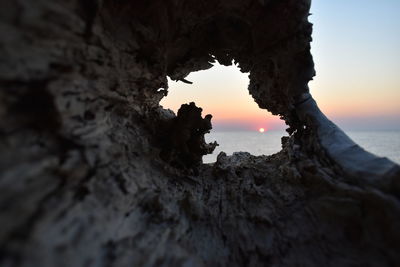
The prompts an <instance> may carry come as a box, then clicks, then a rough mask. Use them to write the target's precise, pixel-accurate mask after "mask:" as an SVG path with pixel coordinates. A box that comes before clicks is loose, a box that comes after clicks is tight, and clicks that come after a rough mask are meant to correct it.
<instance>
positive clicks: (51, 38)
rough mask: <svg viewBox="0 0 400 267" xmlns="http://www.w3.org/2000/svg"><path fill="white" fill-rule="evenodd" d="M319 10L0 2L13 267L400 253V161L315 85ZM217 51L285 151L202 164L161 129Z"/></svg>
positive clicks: (188, 2)
mask: <svg viewBox="0 0 400 267" xmlns="http://www.w3.org/2000/svg"><path fill="white" fill-rule="evenodd" d="M309 8H310V0H240V1H239V0H229V1H223V0H204V1H194V0H147V1H140V0H120V1H116V0H102V1H101V0H86V1H85V0H54V1H47V0H35V1H32V0H15V1H0V33H1V39H0V58H1V60H0V87H1V89H0V136H1V139H0V152H1V156H0V206H1V209H0V225H1V230H0V265H1V266H35V267H37V266H42V267H46V266H49V267H50V266H60V267H63V266H66V267H67V266H68V267H70V266H74V267H75V266H398V265H400V254H399V253H398V252H399V250H400V245H399V244H400V231H399V230H398V227H399V226H400V202H399V196H400V167H399V166H398V165H396V164H394V163H393V162H391V161H389V160H388V159H385V158H378V157H376V156H374V155H372V154H370V153H368V152H366V151H364V150H362V149H361V148H360V147H359V146H357V145H356V144H354V143H353V141H351V140H350V139H349V138H348V137H347V136H346V135H345V134H344V133H343V132H342V131H341V130H340V129H339V128H338V127H336V126H335V125H334V124H333V123H332V122H330V121H329V120H328V119H327V118H326V117H325V116H324V115H323V114H322V113H321V112H320V111H319V109H318V107H317V105H316V103H315V101H314V100H313V99H312V97H311V95H310V94H309V91H308V86H307V84H308V82H309V80H311V79H312V77H313V76H314V74H315V73H314V65H313V60H312V56H311V54H310V42H311V32H312V25H311V24H310V23H309V22H308V19H307V18H308V15H309ZM216 60H218V61H219V62H220V63H221V64H225V65H229V64H231V63H232V60H234V62H235V63H238V65H239V67H240V69H241V71H243V72H250V85H249V92H250V93H251V95H252V96H253V98H254V100H255V101H256V102H257V103H258V105H259V106H260V108H264V109H268V110H269V111H271V112H272V113H273V114H275V115H279V116H280V117H281V118H282V119H284V120H285V122H286V123H287V124H288V127H289V128H288V131H289V132H290V134H291V136H290V138H285V139H283V140H282V143H283V144H282V146H283V148H282V151H281V152H279V153H277V154H275V155H272V156H261V157H255V156H252V155H250V154H248V153H236V154H234V155H233V156H226V155H224V154H223V153H222V154H220V155H219V156H218V160H217V162H216V163H215V164H212V165H209V164H208V165H206V164H200V163H199V158H196V159H193V160H191V161H190V162H189V164H188V166H190V168H192V169H193V168H194V169H196V173H195V172H190V171H187V166H184V167H183V168H182V166H179V164H171V160H168V159H173V160H172V161H174V162H175V163H176V162H182V159H183V158H185V156H187V155H188V154H185V152H184V153H183V154H182V147H179V142H177V143H173V142H170V143H169V142H167V143H163V141H162V140H166V139H167V140H172V139H173V138H172V139H171V138H169V137H165V138H166V139H165V138H164V139H163V138H161V139H160V132H159V131H157V127H158V126H160V125H161V126H162V127H164V126H165V127H168V125H169V124H171V122H172V121H175V122H176V121H178V120H179V119H178V118H179V115H178V117H175V115H174V114H172V113H170V112H169V111H167V110H164V109H162V108H161V107H160V106H159V101H160V99H161V98H162V97H163V96H165V95H166V94H167V92H168V84H167V80H166V77H167V76H169V77H171V78H172V79H173V80H183V81H184V79H185V77H186V76H187V75H188V74H189V73H190V72H193V71H199V70H205V69H208V68H210V67H212V63H214V62H215V61H216ZM209 119H210V117H207V118H206V120H209ZM175 122H174V123H172V124H177V123H175ZM179 127H183V128H185V126H184V125H182V126H179ZM206 128H207V127H205V128H203V130H202V131H203V132H206V130H205V129H206ZM190 129H192V128H190ZM173 132H174V129H171V131H167V133H168V134H169V133H173ZM191 136H193V135H192V134H191ZM168 138H169V139H168ZM186 139H187V138H186ZM189 139H190V138H189ZM195 139H196V138H195ZM200 139H201V137H200ZM160 140H161V141H160ZM197 140H198V139H197ZM260 145H262V144H260ZM177 146H178V147H177ZM200 147H201V146H200ZM197 148H198V147H197ZM166 149H169V150H170V152H173V153H172V154H174V153H175V155H176V154H178V155H179V156H177V157H175V156H166V158H167V160H165V158H163V155H165V152H166ZM195 150H196V149H195ZM177 151H178V152H177ZM203 152H204V151H202V152H201V153H203ZM201 153H200V154H201ZM197 155H199V154H197ZM192 162H195V163H196V164H191V163H192ZM177 165H178V166H177ZM184 165H185V164H184ZM190 168H189V169H190Z"/></svg>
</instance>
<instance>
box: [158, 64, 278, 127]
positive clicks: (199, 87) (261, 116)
mask: <svg viewBox="0 0 400 267" xmlns="http://www.w3.org/2000/svg"><path fill="white" fill-rule="evenodd" d="M186 79H187V80H189V81H192V82H193V84H192V85H189V84H185V83H182V82H175V81H171V80H168V85H169V89H168V96H167V97H165V98H163V99H162V100H161V103H160V104H161V105H162V106H163V107H164V108H169V109H171V110H173V111H174V112H175V113H177V111H178V109H179V108H180V106H181V105H182V104H184V103H189V102H192V101H193V102H195V103H196V105H197V106H198V107H201V108H202V109H203V112H202V115H203V116H205V115H206V114H212V115H213V119H212V124H213V128H214V129H235V130H247V131H254V129H257V130H258V129H259V128H260V127H263V128H265V127H266V126H267V125H268V129H272V130H274V129H275V130H278V129H283V128H284V127H285V126H284V122H283V121H281V120H280V119H279V117H277V116H273V115H272V114H271V113H269V112H268V111H267V110H265V109H260V108H259V107H258V105H257V103H255V102H254V100H253V98H252V96H251V95H250V94H249V91H248V90H247V86H248V84H249V78H248V74H247V73H241V72H240V70H239V69H238V67H237V66H233V65H232V66H228V67H226V66H222V65H220V64H218V63H216V64H215V65H214V67H213V68H212V69H210V70H206V71H199V72H193V73H191V74H190V75H189V76H188V77H187V78H186Z"/></svg>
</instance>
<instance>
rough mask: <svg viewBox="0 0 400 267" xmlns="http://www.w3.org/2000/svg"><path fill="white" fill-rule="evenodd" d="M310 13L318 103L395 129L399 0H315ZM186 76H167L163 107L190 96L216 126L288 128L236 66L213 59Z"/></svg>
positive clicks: (342, 117)
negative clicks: (252, 93)
mask: <svg viewBox="0 0 400 267" xmlns="http://www.w3.org/2000/svg"><path fill="white" fill-rule="evenodd" d="M311 13H312V15H311V16H310V18H309V20H310V21H311V22H312V23H313V24H314V31H313V42H312V44H311V46H312V54H313V57H314V62H315V69H316V72H317V76H316V77H315V78H314V81H311V82H310V84H309V86H310V90H311V94H312V95H313V97H314V98H315V99H316V100H317V103H318V105H319V107H320V108H321V110H322V111H323V112H324V113H325V114H326V115H327V116H328V117H329V118H330V119H331V120H332V121H334V122H335V123H337V124H338V125H339V126H340V127H342V128H343V129H344V130H386V129H397V130H399V129H400V0H380V1H377V0H332V1H327V0H313V1H312V8H311ZM187 80H189V81H192V82H193V84H192V85H188V84H185V83H182V82H174V81H171V80H169V87H170V88H169V93H168V96H167V97H166V98H164V99H163V100H162V101H161V105H163V106H164V108H170V109H172V110H173V111H175V112H176V111H177V109H178V108H179V107H180V105H181V104H183V103H188V102H191V101H194V102H196V104H197V105H198V106H200V107H202V108H203V115H206V114H208V113H211V114H212V115H213V125H214V128H215V129H216V130H258V128H260V127H263V128H266V129H267V130H279V129H285V128H286V127H285V125H284V123H283V122H282V121H280V120H279V118H278V117H276V116H272V115H271V114H270V113H268V112H267V111H266V110H261V109H259V108H258V106H257V104H256V103H255V102H254V101H253V99H252V97H251V96H250V95H249V92H248V90H247V85H248V83H249V80H248V74H245V73H241V72H240V71H239V69H238V68H237V67H236V66H230V67H225V66H221V65H219V64H216V65H215V66H214V67H213V68H211V69H210V70H206V71H200V72H194V73H191V74H190V75H189V76H188V77H187Z"/></svg>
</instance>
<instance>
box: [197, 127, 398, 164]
mask: <svg viewBox="0 0 400 267" xmlns="http://www.w3.org/2000/svg"><path fill="white" fill-rule="evenodd" d="M345 132H346V134H347V135H348V136H349V137H350V138H351V139H352V140H353V141H354V142H356V143H357V144H358V145H360V146H361V147H363V148H364V149H365V150H367V151H369V152H371V153H373V154H375V155H377V156H381V157H387V158H389V159H390V160H392V161H394V162H396V163H397V164H400V131H396V130H393V131H345ZM282 136H287V133H286V132H285V131H271V130H270V131H266V132H264V133H259V132H249V131H247V132H246V131H237V132H235V131H215V132H211V133H209V134H206V135H205V139H206V141H207V142H213V141H217V143H218V144H219V146H218V147H217V148H216V149H215V151H214V153H213V154H211V155H206V156H204V157H203V162H204V163H212V162H215V161H216V159H217V156H218V154H219V153H220V152H221V151H223V152H225V153H226V154H227V155H232V153H233V152H249V153H250V154H253V155H256V156H259V155H272V154H275V153H277V152H279V151H280V150H281V137H282Z"/></svg>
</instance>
